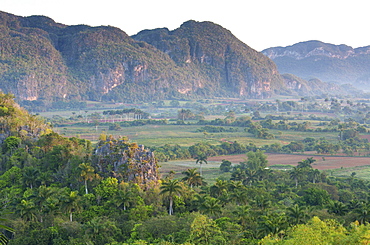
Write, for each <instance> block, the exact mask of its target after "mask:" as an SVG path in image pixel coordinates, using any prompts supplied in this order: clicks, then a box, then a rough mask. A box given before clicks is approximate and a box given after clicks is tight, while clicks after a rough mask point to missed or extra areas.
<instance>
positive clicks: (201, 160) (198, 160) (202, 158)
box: [194, 154, 208, 176]
mask: <svg viewBox="0 0 370 245" xmlns="http://www.w3.org/2000/svg"><path fill="white" fill-rule="evenodd" d="M194 159H195V160H196V161H195V163H196V164H198V163H199V165H200V168H199V172H200V176H202V164H203V163H205V164H207V163H208V162H207V156H206V155H205V154H199V155H197V156H196V157H194Z"/></svg>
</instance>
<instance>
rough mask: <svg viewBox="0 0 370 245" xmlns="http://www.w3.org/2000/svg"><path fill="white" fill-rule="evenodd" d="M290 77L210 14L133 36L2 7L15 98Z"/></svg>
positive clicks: (129, 96)
mask: <svg viewBox="0 0 370 245" xmlns="http://www.w3.org/2000/svg"><path fill="white" fill-rule="evenodd" d="M323 84H324V83H323ZM288 85H289V84H287V82H286V80H285V78H283V77H282V76H281V75H280V74H279V72H278V70H277V66H276V65H275V63H274V62H273V61H272V60H271V59H269V58H268V57H266V56H265V55H263V54H262V53H260V52H257V51H255V50H254V49H252V48H250V47H249V46H248V45H246V44H244V43H243V42H241V41H240V40H238V39H237V38H236V37H235V36H234V35H233V34H232V33H231V32H230V31H228V30H226V29H225V28H223V27H222V26H220V25H217V24H214V23H212V22H207V21H205V22H197V21H187V22H185V23H183V24H182V25H181V26H180V27H179V28H177V29H176V30H173V31H169V30H168V29H166V28H161V29H154V30H144V31H141V32H139V33H138V34H137V35H134V36H133V37H130V36H128V35H127V34H126V33H125V32H124V31H122V30H120V29H118V28H115V27H111V26H99V27H90V26H87V25H76V26H68V25H64V24H60V23H56V22H55V21H54V20H52V19H50V18H48V17H45V16H30V17H20V16H15V15H12V14H8V13H5V12H1V11H0V89H1V90H2V91H3V92H5V93H13V94H15V96H16V98H17V99H18V100H27V101H39V102H40V103H44V104H46V105H50V104H52V103H53V102H55V101H65V100H86V99H89V100H96V101H120V102H136V101H156V100H162V99H183V98H211V97H216V96H217V97H241V98H267V97H270V96H272V95H274V94H291V93H292V92H294V93H298V94H302V93H303V90H300V86H296V87H295V88H294V89H293V90H292V88H291V86H288ZM305 86H306V87H307V88H308V90H307V91H310V92H309V93H310V94H314V93H315V91H314V90H312V89H310V88H309V87H310V83H309V82H305ZM323 86H324V85H323ZM325 86H326V85H325ZM331 91H333V92H337V93H341V92H343V90H341V89H340V88H339V87H335V88H333V90H331ZM316 92H318V93H320V91H316Z"/></svg>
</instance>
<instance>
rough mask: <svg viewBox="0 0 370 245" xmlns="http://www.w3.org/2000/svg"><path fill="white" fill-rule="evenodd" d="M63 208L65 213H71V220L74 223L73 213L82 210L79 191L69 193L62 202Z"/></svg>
mask: <svg viewBox="0 0 370 245" xmlns="http://www.w3.org/2000/svg"><path fill="white" fill-rule="evenodd" d="M62 207H63V209H64V211H65V212H67V213H69V220H70V221H71V222H72V221H73V213H74V212H79V211H80V210H81V206H80V196H79V195H78V192H77V191H71V192H69V193H67V194H66V195H65V196H64V198H63V200H62Z"/></svg>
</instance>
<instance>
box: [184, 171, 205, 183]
mask: <svg viewBox="0 0 370 245" xmlns="http://www.w3.org/2000/svg"><path fill="white" fill-rule="evenodd" d="M182 173H183V174H185V177H184V178H182V181H185V182H186V183H187V184H188V185H189V186H190V188H193V186H200V185H203V184H204V183H205V182H204V181H203V177H202V176H200V174H199V173H198V172H197V169H196V168H191V169H190V168H189V169H188V170H186V171H184V172H182Z"/></svg>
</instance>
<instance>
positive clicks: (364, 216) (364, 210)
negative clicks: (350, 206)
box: [353, 203, 370, 224]
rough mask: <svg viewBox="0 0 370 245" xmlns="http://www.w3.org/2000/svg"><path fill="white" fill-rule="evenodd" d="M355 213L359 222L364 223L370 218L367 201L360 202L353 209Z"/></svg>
mask: <svg viewBox="0 0 370 245" xmlns="http://www.w3.org/2000/svg"><path fill="white" fill-rule="evenodd" d="M353 213H355V214H356V219H357V220H358V221H359V222H360V224H365V223H366V222H368V221H369V220H370V206H369V204H368V203H362V204H361V205H359V207H358V208H356V209H354V210H353Z"/></svg>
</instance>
